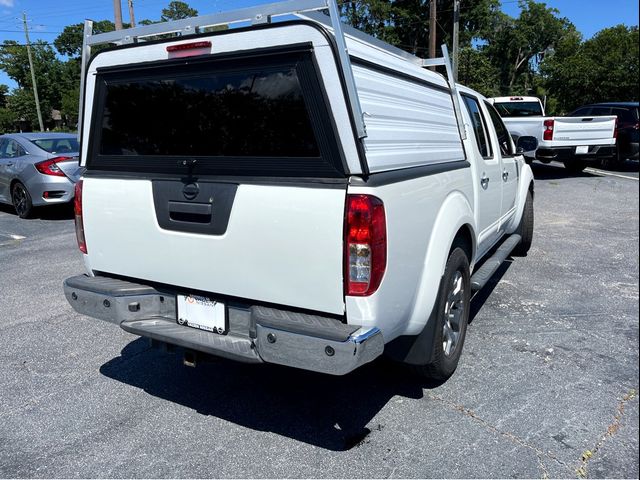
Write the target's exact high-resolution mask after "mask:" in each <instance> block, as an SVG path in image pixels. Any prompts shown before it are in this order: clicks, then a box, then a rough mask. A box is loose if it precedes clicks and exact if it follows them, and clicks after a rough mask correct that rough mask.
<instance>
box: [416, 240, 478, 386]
mask: <svg viewBox="0 0 640 480" xmlns="http://www.w3.org/2000/svg"><path fill="white" fill-rule="evenodd" d="M470 302H471V283H470V272H469V260H468V259H467V255H466V254H465V253H464V250H463V249H462V248H460V247H454V249H453V250H452V251H451V254H450V255H449V260H448V261H447V266H446V268H445V272H444V275H443V277H442V281H441V283H440V288H439V291H438V298H437V300H436V305H435V307H434V308H435V309H436V315H435V318H434V320H435V321H436V325H435V328H436V331H435V335H434V342H435V343H434V346H433V348H434V355H433V362H431V363H429V364H426V365H412V368H413V370H414V372H415V373H417V374H418V375H420V376H422V377H425V378H428V379H433V380H445V379H447V378H449V377H450V376H451V375H452V374H453V372H455V370H456V367H457V366H458V361H459V360H460V354H461V353H462V346H463V345H464V339H465V335H466V332H467V322H468V321H469V305H470Z"/></svg>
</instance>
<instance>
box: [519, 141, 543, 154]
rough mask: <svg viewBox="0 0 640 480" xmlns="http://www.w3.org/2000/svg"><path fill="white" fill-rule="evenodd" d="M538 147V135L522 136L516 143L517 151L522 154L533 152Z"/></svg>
mask: <svg viewBox="0 0 640 480" xmlns="http://www.w3.org/2000/svg"><path fill="white" fill-rule="evenodd" d="M536 148H538V139H537V138H536V137H528V136H524V137H520V138H518V143H517V144H516V153H517V154H518V155H521V154H523V153H525V152H531V151H533V150H535V149H536Z"/></svg>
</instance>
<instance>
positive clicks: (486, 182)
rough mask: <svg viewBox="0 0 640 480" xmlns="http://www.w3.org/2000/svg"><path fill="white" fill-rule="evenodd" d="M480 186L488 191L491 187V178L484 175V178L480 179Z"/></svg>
mask: <svg viewBox="0 0 640 480" xmlns="http://www.w3.org/2000/svg"><path fill="white" fill-rule="evenodd" d="M480 186H481V187H482V188H483V189H484V190H486V189H487V188H488V187H489V177H487V175H486V174H484V173H483V174H482V178H481V179H480Z"/></svg>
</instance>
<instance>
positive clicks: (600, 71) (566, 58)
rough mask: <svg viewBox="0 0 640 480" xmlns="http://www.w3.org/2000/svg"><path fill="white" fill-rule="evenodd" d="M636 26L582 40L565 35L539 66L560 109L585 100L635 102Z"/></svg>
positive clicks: (568, 109)
mask: <svg viewBox="0 0 640 480" xmlns="http://www.w3.org/2000/svg"><path fill="white" fill-rule="evenodd" d="M638 41H639V37H638V27H626V26H624V25H618V26H616V27H612V28H605V29H604V30H601V31H600V32H598V33H597V34H596V35H595V36H594V37H593V38H591V39H589V40H587V41H585V42H582V41H581V39H580V38H579V37H576V36H568V37H566V38H564V39H563V41H562V42H561V43H560V44H559V45H558V48H556V49H555V51H554V52H553V53H552V54H551V55H548V56H547V57H546V58H545V60H544V62H543V63H542V65H541V71H542V73H543V75H544V79H545V85H546V86H547V88H548V89H549V91H550V92H551V93H552V94H553V95H554V96H555V97H557V99H558V104H559V108H560V109H561V110H562V111H565V112H567V111H570V110H573V109H574V108H576V107H579V106H580V105H584V104H586V103H596V102H604V101H614V100H615V101H637V100H638V97H639V92H638V90H639V81H638V74H639V71H638V53H639V51H638Z"/></svg>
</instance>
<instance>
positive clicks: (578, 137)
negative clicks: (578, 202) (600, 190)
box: [489, 97, 616, 171]
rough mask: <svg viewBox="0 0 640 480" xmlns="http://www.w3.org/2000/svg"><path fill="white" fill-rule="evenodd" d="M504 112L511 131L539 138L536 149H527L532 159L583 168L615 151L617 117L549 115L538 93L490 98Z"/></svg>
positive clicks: (576, 169)
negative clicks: (554, 161) (535, 95)
mask: <svg viewBox="0 0 640 480" xmlns="http://www.w3.org/2000/svg"><path fill="white" fill-rule="evenodd" d="M489 100H490V101H491V102H492V103H493V106H494V107H496V109H497V110H498V112H499V113H500V115H501V116H502V118H503V120H504V123H505V124H506V126H507V128H508V129H509V133H511V135H512V136H513V137H514V138H515V139H517V138H519V137H520V136H522V135H527V136H533V137H536V138H537V139H538V148H537V149H536V150H535V151H529V152H525V157H528V158H529V160H533V159H536V160H539V161H541V162H543V163H549V162H551V161H552V160H557V161H560V162H563V163H564V166H565V167H566V168H567V169H569V170H573V171H581V170H584V169H585V168H586V167H587V165H588V164H589V163H597V162H598V161H600V160H602V159H607V158H611V157H613V156H614V154H615V143H616V139H615V117H614V116H612V115H610V116H607V117H593V116H582V117H579V118H576V117H547V116H545V112H544V107H543V105H542V102H540V99H539V98H537V97H496V98H491V99H489Z"/></svg>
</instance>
